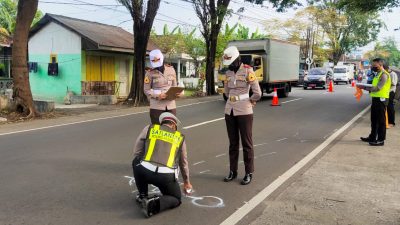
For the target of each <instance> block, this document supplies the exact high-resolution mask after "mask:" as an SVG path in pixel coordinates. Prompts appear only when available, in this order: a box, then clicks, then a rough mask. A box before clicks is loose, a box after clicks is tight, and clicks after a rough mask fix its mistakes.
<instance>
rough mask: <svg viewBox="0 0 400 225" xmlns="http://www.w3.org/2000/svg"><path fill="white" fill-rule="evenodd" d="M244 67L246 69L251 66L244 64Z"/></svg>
mask: <svg viewBox="0 0 400 225" xmlns="http://www.w3.org/2000/svg"><path fill="white" fill-rule="evenodd" d="M243 67H244V68H246V69H248V68H251V66H249V65H247V64H244V65H243Z"/></svg>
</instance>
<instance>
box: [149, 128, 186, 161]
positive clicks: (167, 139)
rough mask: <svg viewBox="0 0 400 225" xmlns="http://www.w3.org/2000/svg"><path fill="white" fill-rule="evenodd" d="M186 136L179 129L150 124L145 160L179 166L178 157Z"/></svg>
mask: <svg viewBox="0 0 400 225" xmlns="http://www.w3.org/2000/svg"><path fill="white" fill-rule="evenodd" d="M183 140H184V136H183V135H182V134H181V133H180V132H179V131H172V130H171V129H168V127H164V126H163V127H161V126H160V125H158V124H154V125H152V126H150V128H149V131H148V132H147V138H146V145H145V146H146V150H145V153H144V159H143V161H146V162H152V163H156V164H159V165H162V166H166V167H169V168H172V169H175V168H177V166H176V165H175V164H176V159H177V156H178V155H179V154H178V153H179V151H180V149H181V147H182V143H183Z"/></svg>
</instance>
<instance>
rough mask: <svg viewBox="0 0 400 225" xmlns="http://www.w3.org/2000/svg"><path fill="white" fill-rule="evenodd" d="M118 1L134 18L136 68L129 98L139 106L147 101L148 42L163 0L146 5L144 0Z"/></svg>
mask: <svg viewBox="0 0 400 225" xmlns="http://www.w3.org/2000/svg"><path fill="white" fill-rule="evenodd" d="M118 2H120V3H121V4H122V5H124V6H125V8H126V9H127V10H128V11H129V13H130V14H131V17H132V19H133V36H134V50H135V54H134V57H133V59H134V68H133V76H132V77H133V79H132V84H131V90H130V92H129V95H128V98H127V100H130V99H132V100H133V105H134V106H139V105H141V104H144V103H146V102H147V99H146V98H145V95H144V92H143V82H144V70H145V65H146V63H145V62H146V51H147V43H148V41H149V37H150V32H151V28H152V26H153V22H154V18H155V17H156V15H157V11H158V8H159V7H160V2H161V0H148V1H147V6H146V7H145V6H144V5H145V2H144V1H143V0H118Z"/></svg>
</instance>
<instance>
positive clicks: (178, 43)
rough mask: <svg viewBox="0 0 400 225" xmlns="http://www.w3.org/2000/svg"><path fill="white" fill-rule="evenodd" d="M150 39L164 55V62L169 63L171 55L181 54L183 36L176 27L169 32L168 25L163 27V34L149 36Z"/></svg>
mask: <svg viewBox="0 0 400 225" xmlns="http://www.w3.org/2000/svg"><path fill="white" fill-rule="evenodd" d="M150 39H151V40H152V41H153V42H154V43H155V44H156V45H157V46H158V47H160V49H161V51H162V52H163V53H164V55H165V56H166V57H165V62H170V60H171V56H172V54H175V53H178V52H183V49H184V40H183V39H184V35H183V33H182V31H181V29H180V27H179V26H176V27H175V28H174V29H173V30H172V31H171V32H170V31H169V30H168V25H166V24H165V25H164V29H163V34H162V35H157V34H156V33H153V34H151V36H150Z"/></svg>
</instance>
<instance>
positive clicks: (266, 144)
mask: <svg viewBox="0 0 400 225" xmlns="http://www.w3.org/2000/svg"><path fill="white" fill-rule="evenodd" d="M267 144H268V143H267V142H265V143H261V144H256V145H253V147H258V146H262V145H267Z"/></svg>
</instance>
